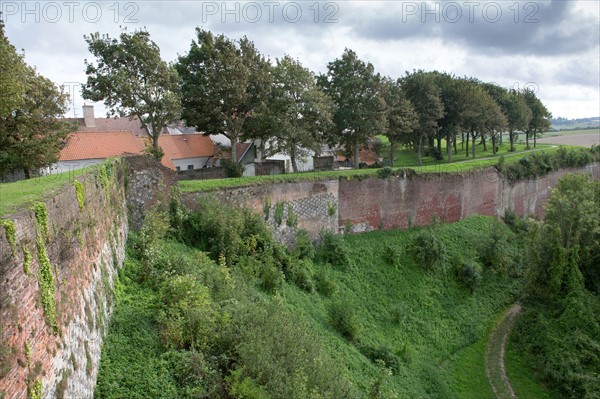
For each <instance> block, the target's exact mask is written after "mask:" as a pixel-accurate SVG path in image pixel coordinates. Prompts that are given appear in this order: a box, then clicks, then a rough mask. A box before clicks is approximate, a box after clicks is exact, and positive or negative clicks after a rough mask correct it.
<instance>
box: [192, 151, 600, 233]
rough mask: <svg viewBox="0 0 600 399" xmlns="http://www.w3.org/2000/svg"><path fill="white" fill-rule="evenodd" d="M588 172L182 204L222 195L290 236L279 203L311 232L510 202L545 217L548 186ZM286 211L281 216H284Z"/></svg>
mask: <svg viewBox="0 0 600 399" xmlns="http://www.w3.org/2000/svg"><path fill="white" fill-rule="evenodd" d="M569 172H579V173H590V174H593V176H594V177H595V178H596V179H599V180H600V164H598V163H596V164H592V165H589V166H587V167H584V168H576V169H565V170H560V171H556V172H552V173H550V174H548V175H546V176H542V177H539V178H535V179H528V180H522V181H518V182H515V183H509V182H508V181H507V180H505V179H503V178H502V176H500V175H499V174H498V173H497V171H496V170H495V169H493V168H488V169H484V170H476V171H472V172H468V173H440V174H419V175H413V176H405V177H398V176H396V177H390V178H388V179H379V178H377V177H371V178H368V179H364V178H340V179H339V180H328V181H315V182H299V183H274V184H267V185H261V186H250V187H237V188H230V189H223V190H220V191H217V192H212V193H209V194H206V193H189V194H185V195H184V196H183V202H184V204H186V205H187V206H188V207H190V208H194V207H195V204H196V203H197V200H198V197H200V196H206V195H213V196H216V197H217V198H218V199H219V200H220V201H226V202H230V203H235V204H238V205H244V206H248V207H250V208H251V209H253V210H255V211H256V212H264V209H265V204H267V205H269V206H270V207H269V215H270V216H269V222H270V224H271V226H272V227H273V228H274V229H275V231H276V233H277V235H278V237H279V238H280V239H282V240H283V241H288V240H289V239H290V237H291V236H292V235H293V229H290V228H288V227H287V226H285V223H282V224H281V225H277V224H276V223H275V221H274V218H273V217H272V216H273V212H274V208H275V206H276V204H277V202H284V203H285V205H286V206H284V209H285V210H286V212H287V209H288V208H287V204H288V203H289V204H291V206H292V208H293V210H294V213H295V214H296V215H297V216H298V227H299V228H303V229H306V230H308V232H309V233H311V234H312V235H313V236H315V235H317V234H318V232H319V231H320V230H321V229H328V230H331V231H344V230H347V229H350V230H351V231H352V232H362V231H370V230H379V229H405V228H408V227H410V226H425V225H428V224H430V223H431V222H432V221H433V220H434V218H437V219H439V220H441V221H446V222H454V221H457V220H460V219H463V218H465V217H468V216H472V215H488V216H500V215H503V214H504V210H505V209H506V208H510V209H512V210H514V211H515V212H516V213H517V214H518V215H521V216H524V215H527V214H531V215H535V216H537V217H543V215H544V208H543V205H544V203H545V202H546V200H547V198H548V195H549V194H550V188H551V187H553V186H554V185H555V184H556V182H557V180H558V179H559V178H560V177H561V176H563V175H565V174H567V173H569ZM285 216H286V214H284V218H285Z"/></svg>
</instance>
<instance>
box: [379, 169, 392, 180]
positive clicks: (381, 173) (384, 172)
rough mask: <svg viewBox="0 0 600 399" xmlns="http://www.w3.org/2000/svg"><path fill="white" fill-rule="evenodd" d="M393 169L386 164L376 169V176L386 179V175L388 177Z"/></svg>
mask: <svg viewBox="0 0 600 399" xmlns="http://www.w3.org/2000/svg"><path fill="white" fill-rule="evenodd" d="M393 172H394V171H393V170H392V168H390V167H389V166H386V167H385V168H383V169H379V170H378V171H377V177H379V178H380V179H387V178H388V177H390V176H391V175H392V174H393Z"/></svg>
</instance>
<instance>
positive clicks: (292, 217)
mask: <svg viewBox="0 0 600 399" xmlns="http://www.w3.org/2000/svg"><path fill="white" fill-rule="evenodd" d="M285 223H286V224H287V225H288V227H296V226H297V225H298V215H296V213H295V212H294V207H293V206H292V204H288V206H287V219H286V221H285Z"/></svg>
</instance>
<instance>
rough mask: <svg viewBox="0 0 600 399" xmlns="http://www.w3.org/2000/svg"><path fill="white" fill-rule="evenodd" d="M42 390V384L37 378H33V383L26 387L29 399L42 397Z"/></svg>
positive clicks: (40, 398)
mask: <svg viewBox="0 0 600 399" xmlns="http://www.w3.org/2000/svg"><path fill="white" fill-rule="evenodd" d="M43 390H44V386H43V385H42V381H41V380H39V379H38V380H35V382H34V383H33V385H31V386H30V387H29V389H28V391H29V398H30V399H42V394H43Z"/></svg>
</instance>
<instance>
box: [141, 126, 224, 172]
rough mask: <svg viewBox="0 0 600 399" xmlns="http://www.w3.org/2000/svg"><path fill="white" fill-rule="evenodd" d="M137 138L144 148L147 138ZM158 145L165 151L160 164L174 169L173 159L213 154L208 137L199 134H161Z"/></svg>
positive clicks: (211, 144) (213, 147)
mask: <svg viewBox="0 0 600 399" xmlns="http://www.w3.org/2000/svg"><path fill="white" fill-rule="evenodd" d="M138 140H139V142H140V145H141V146H142V148H144V146H145V140H148V138H147V137H138ZM158 145H159V146H160V147H161V148H162V149H163V151H164V152H165V155H164V156H163V159H162V160H161V162H162V164H163V165H165V166H166V167H168V168H171V169H175V165H173V162H172V160H174V159H186V158H200V157H212V156H214V154H215V145H214V143H213V142H212V140H211V139H210V137H207V136H203V135H201V134H178V135H173V136H164V135H163V136H160V137H159V138H158Z"/></svg>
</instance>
